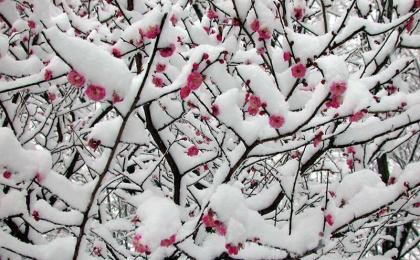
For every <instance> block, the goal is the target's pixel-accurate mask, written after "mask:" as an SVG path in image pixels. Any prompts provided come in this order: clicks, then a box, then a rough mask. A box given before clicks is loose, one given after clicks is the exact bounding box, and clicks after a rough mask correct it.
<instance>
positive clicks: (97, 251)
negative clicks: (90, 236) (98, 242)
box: [93, 246, 102, 256]
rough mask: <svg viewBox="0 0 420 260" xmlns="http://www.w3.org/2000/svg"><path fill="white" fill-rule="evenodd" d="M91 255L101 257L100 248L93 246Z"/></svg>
mask: <svg viewBox="0 0 420 260" xmlns="http://www.w3.org/2000/svg"><path fill="white" fill-rule="evenodd" d="M93 254H94V255H96V256H100V255H102V247H100V246H94V247H93Z"/></svg>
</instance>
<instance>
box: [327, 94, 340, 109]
mask: <svg viewBox="0 0 420 260" xmlns="http://www.w3.org/2000/svg"><path fill="white" fill-rule="evenodd" d="M341 100H342V97H341V96H335V95H333V96H332V97H331V99H330V100H328V101H327V102H326V103H325V105H326V106H327V107H328V108H330V107H332V108H338V107H340V105H341Z"/></svg>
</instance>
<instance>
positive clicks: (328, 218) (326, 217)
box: [325, 214, 334, 226]
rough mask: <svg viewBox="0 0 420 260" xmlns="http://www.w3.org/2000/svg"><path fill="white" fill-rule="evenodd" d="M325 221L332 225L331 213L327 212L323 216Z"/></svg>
mask: <svg viewBox="0 0 420 260" xmlns="http://www.w3.org/2000/svg"><path fill="white" fill-rule="evenodd" d="M325 221H326V222H327V223H328V225H330V226H332V225H334V218H333V216H332V215H331V214H328V215H326V216H325Z"/></svg>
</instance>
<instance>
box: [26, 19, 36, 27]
mask: <svg viewBox="0 0 420 260" xmlns="http://www.w3.org/2000/svg"><path fill="white" fill-rule="evenodd" d="M28 27H29V28H30V29H35V27H36V23H35V22H34V21H33V20H29V21H28Z"/></svg>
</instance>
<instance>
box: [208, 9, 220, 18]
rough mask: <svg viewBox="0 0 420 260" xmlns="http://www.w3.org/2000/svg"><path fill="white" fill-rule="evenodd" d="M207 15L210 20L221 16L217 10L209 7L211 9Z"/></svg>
mask: <svg viewBox="0 0 420 260" xmlns="http://www.w3.org/2000/svg"><path fill="white" fill-rule="evenodd" d="M207 17H208V18H209V19H210V20H213V19H217V18H218V17H219V16H218V15H217V13H216V11H214V10H213V9H209V11H208V12H207Z"/></svg>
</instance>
